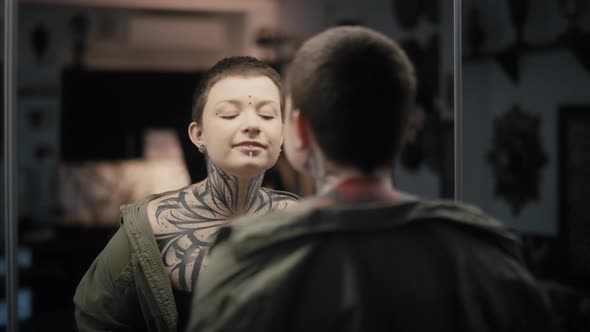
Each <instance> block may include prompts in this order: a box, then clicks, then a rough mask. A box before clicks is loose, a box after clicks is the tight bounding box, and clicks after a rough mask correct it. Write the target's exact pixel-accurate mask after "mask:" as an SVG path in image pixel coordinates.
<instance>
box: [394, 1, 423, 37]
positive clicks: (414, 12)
mask: <svg viewBox="0 0 590 332" xmlns="http://www.w3.org/2000/svg"><path fill="white" fill-rule="evenodd" d="M392 11H393V19H394V21H395V22H397V23H398V24H399V25H400V27H402V28H404V29H406V30H411V29H413V28H415V27H416V26H417V25H418V21H419V19H420V1H408V0H393V1H392Z"/></svg>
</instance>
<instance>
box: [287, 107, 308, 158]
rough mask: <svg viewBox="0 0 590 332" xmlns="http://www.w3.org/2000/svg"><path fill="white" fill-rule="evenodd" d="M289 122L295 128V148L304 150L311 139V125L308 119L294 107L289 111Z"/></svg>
mask: <svg viewBox="0 0 590 332" xmlns="http://www.w3.org/2000/svg"><path fill="white" fill-rule="evenodd" d="M289 116H290V117H291V119H290V120H291V123H292V124H293V129H294V130H295V148H296V149H297V150H300V151H301V150H305V149H307V148H308V147H309V144H310V140H311V127H310V125H309V121H308V120H307V118H306V117H305V115H303V113H301V111H300V110H298V109H294V110H292V111H291V112H290V113H289Z"/></svg>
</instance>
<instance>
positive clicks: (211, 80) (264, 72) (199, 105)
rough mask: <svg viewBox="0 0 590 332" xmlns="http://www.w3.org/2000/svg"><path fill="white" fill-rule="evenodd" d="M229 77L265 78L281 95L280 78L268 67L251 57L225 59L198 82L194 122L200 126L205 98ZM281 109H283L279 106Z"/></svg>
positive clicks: (194, 103)
mask: <svg viewBox="0 0 590 332" xmlns="http://www.w3.org/2000/svg"><path fill="white" fill-rule="evenodd" d="M229 76H243V77H253V76H266V77H268V78H269V79H270V80H271V81H272V82H273V83H274V84H275V85H276V87H277V89H279V92H280V93H281V94H282V89H281V78H280V76H279V74H278V73H277V72H276V70H274V69H273V68H272V67H271V66H270V65H268V64H266V63H264V62H262V61H260V60H258V59H256V58H254V57H251V56H233V57H227V58H224V59H222V60H220V61H219V62H217V63H216V64H215V65H214V66H213V67H211V68H210V69H209V70H207V71H206V72H205V74H204V76H203V78H201V80H200V81H199V84H198V86H197V89H196V91H195V96H194V102H193V110H192V120H193V121H194V122H196V123H198V124H201V121H202V120H203V109H204V108H205V104H207V98H208V97H209V92H210V91H211V88H212V87H213V85H215V83H217V82H219V81H220V80H222V79H223V78H226V77H229ZM282 100H283V98H282V96H281V103H282ZM282 109H283V107H282V105H281V110H282Z"/></svg>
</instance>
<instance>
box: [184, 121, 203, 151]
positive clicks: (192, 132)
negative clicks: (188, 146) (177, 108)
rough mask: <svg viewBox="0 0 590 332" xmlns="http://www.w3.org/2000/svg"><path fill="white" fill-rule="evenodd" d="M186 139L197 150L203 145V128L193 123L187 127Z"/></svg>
mask: <svg viewBox="0 0 590 332" xmlns="http://www.w3.org/2000/svg"><path fill="white" fill-rule="evenodd" d="M188 137H189V138H190V139H191V142H193V144H194V145H195V146H196V147H197V148H198V147H200V146H201V145H203V144H205V141H204V140H203V127H201V126H200V125H199V124H198V123H196V122H194V121H193V122H191V123H190V124H189V125H188Z"/></svg>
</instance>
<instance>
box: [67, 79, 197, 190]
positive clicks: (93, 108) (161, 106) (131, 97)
mask: <svg viewBox="0 0 590 332" xmlns="http://www.w3.org/2000/svg"><path fill="white" fill-rule="evenodd" d="M201 75H202V73H200V72H188V73H185V72H143V71H87V70H78V69H67V70H64V72H63V73H62V84H61V94H62V98H61V100H62V112H61V128H60V133H61V137H60V142H61V143H60V144H61V147H60V157H61V160H62V162H84V161H97V160H122V159H131V158H140V157H141V152H142V150H143V147H142V137H143V131H144V130H145V129H147V128H173V129H175V130H176V132H177V133H178V136H179V141H180V142H181V145H182V148H183V152H184V155H185V161H187V164H189V165H195V164H198V163H199V162H198V161H190V160H189V159H195V158H196V159H198V158H201V157H200V156H199V155H198V154H197V153H190V152H189V153H186V152H187V151H194V149H193V148H194V147H193V146H192V145H191V144H192V143H191V142H190V141H189V139H188V136H187V128H188V124H189V123H190V118H191V116H190V115H191V107H192V102H193V95H194V90H195V87H196V85H197V83H198V80H199V78H200V77H201ZM201 159H202V158H201ZM189 172H190V173H191V178H193V176H194V174H195V172H197V173H198V172H200V170H195V169H194V167H189Z"/></svg>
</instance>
